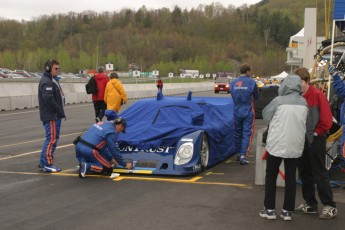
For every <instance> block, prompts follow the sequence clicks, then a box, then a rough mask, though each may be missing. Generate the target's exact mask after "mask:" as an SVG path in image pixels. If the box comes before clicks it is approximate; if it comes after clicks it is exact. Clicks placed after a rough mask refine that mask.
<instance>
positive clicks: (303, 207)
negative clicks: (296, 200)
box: [295, 203, 317, 214]
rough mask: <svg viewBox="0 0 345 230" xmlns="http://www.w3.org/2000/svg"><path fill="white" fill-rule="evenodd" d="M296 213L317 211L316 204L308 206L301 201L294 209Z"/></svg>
mask: <svg viewBox="0 0 345 230" xmlns="http://www.w3.org/2000/svg"><path fill="white" fill-rule="evenodd" d="M295 212H296V213H311V214H313V213H317V205H314V206H310V205H309V204H307V203H302V204H301V205H300V206H298V208H296V209H295Z"/></svg>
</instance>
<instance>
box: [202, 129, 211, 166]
mask: <svg viewBox="0 0 345 230" xmlns="http://www.w3.org/2000/svg"><path fill="white" fill-rule="evenodd" d="M209 156H210V146H209V143H208V137H207V134H206V133H203V134H202V137H201V141H200V165H201V171H205V169H206V168H207V164H208V159H209Z"/></svg>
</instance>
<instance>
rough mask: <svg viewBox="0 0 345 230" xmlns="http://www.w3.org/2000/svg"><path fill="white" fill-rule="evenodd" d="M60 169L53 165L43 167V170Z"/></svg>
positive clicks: (55, 170)
mask: <svg viewBox="0 0 345 230" xmlns="http://www.w3.org/2000/svg"><path fill="white" fill-rule="evenodd" d="M60 171H61V169H60V168H58V167H55V166H54V165H47V166H44V167H43V172H60Z"/></svg>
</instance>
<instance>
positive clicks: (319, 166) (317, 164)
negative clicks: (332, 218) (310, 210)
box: [298, 136, 335, 207]
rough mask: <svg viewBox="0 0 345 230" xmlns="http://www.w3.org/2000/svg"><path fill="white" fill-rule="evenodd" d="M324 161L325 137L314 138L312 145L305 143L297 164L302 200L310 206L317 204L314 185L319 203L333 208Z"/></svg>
mask: <svg viewBox="0 0 345 230" xmlns="http://www.w3.org/2000/svg"><path fill="white" fill-rule="evenodd" d="M325 160H326V137H324V136H314V140H313V143H312V144H309V143H308V142H306V143H305V145H304V150H303V155H302V157H301V158H300V160H299V163H298V171H299V175H300V177H301V179H302V194H303V198H304V200H305V201H306V202H307V204H309V205H311V206H313V205H317V204H318V202H317V200H316V198H315V184H316V188H317V192H318V195H319V197H320V201H321V203H322V204H323V205H328V206H332V207H335V203H334V201H333V192H332V188H331V184H330V179H329V175H328V170H327V169H326V165H325Z"/></svg>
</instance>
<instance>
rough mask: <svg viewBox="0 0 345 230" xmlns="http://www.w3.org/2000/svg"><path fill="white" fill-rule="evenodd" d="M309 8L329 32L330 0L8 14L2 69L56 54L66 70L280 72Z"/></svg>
mask: <svg viewBox="0 0 345 230" xmlns="http://www.w3.org/2000/svg"><path fill="white" fill-rule="evenodd" d="M332 4H333V3H332ZM306 7H317V8H318V9H317V12H318V25H320V26H318V35H319V36H324V33H325V29H324V22H325V21H326V20H325V13H324V12H325V10H324V7H325V5H324V0H295V1H286V0H263V1H261V2H259V3H258V4H256V5H251V6H248V5H243V6H241V7H238V8H236V7H234V6H231V5H229V6H227V7H225V6H223V5H222V4H220V3H212V4H209V5H199V7H197V8H195V9H191V10H187V9H182V8H180V7H178V6H176V7H175V8H174V9H173V10H170V9H168V8H161V9H158V10H149V9H147V8H146V7H145V6H142V7H141V8H140V9H138V10H137V11H133V10H130V9H122V10H121V11H117V12H115V11H109V12H94V11H84V12H82V13H75V12H69V13H67V14H56V15H42V16H40V17H38V18H35V19H34V20H31V21H21V22H18V21H15V20H6V19H1V18H0V34H1V36H0V67H5V68H10V69H25V70H28V71H32V72H34V71H41V70H42V69H43V64H44V63H45V61H46V60H48V59H50V58H56V59H58V60H59V61H60V65H61V67H62V70H63V71H64V72H73V73H77V72H79V70H85V69H95V68H96V67H97V66H99V65H105V63H112V64H113V65H114V67H115V70H116V71H128V70H129V65H130V64H135V66H136V67H137V68H139V70H141V71H152V70H153V69H158V70H159V71H160V75H162V76H167V75H168V73H169V72H174V73H176V74H178V73H179V70H180V69H198V70H200V73H206V72H219V71H227V72H234V73H235V74H236V73H237V71H238V65H239V64H240V63H243V62H248V63H250V64H251V65H252V66H253V72H254V73H255V75H258V76H269V75H275V74H277V73H280V72H281V71H283V70H286V69H287V66H286V65H285V62H286V56H287V54H286V51H285V49H286V47H287V46H288V43H289V38H290V36H292V35H294V34H296V33H297V32H298V31H299V30H300V29H301V28H302V27H303V23H304V9H305V8H306ZM331 7H333V6H331Z"/></svg>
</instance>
